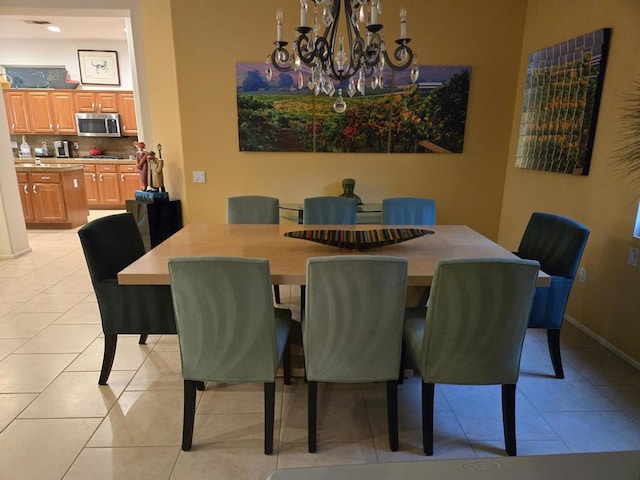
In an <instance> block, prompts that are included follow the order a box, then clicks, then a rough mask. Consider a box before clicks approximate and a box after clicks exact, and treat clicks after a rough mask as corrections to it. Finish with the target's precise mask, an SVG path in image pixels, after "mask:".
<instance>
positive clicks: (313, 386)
mask: <svg viewBox="0 0 640 480" xmlns="http://www.w3.org/2000/svg"><path fill="white" fill-rule="evenodd" d="M307 389H308V396H309V398H308V400H307V403H308V413H307V429H308V430H309V453H315V452H316V450H317V446H316V426H317V422H318V382H316V381H309V383H308V387H307Z"/></svg>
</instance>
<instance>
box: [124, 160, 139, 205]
mask: <svg viewBox="0 0 640 480" xmlns="http://www.w3.org/2000/svg"><path fill="white" fill-rule="evenodd" d="M118 175H120V196H121V198H122V201H123V202H126V201H127V200H133V199H135V198H136V190H140V189H141V188H142V185H141V184H140V171H139V170H138V167H137V166H135V165H118Z"/></svg>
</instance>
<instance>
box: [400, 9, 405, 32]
mask: <svg viewBox="0 0 640 480" xmlns="http://www.w3.org/2000/svg"><path fill="white" fill-rule="evenodd" d="M400 38H407V11H406V10H405V8H404V7H402V8H401V9H400Z"/></svg>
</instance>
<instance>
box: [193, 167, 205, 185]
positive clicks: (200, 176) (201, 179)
mask: <svg viewBox="0 0 640 480" xmlns="http://www.w3.org/2000/svg"><path fill="white" fill-rule="evenodd" d="M193 183H205V175H204V170H194V171H193Z"/></svg>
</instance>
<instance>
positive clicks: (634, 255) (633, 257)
mask: <svg viewBox="0 0 640 480" xmlns="http://www.w3.org/2000/svg"><path fill="white" fill-rule="evenodd" d="M627 262H628V263H629V265H631V266H632V267H635V266H636V265H637V264H638V249H637V248H634V247H631V248H630V249H629V259H628V260H627Z"/></svg>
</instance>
